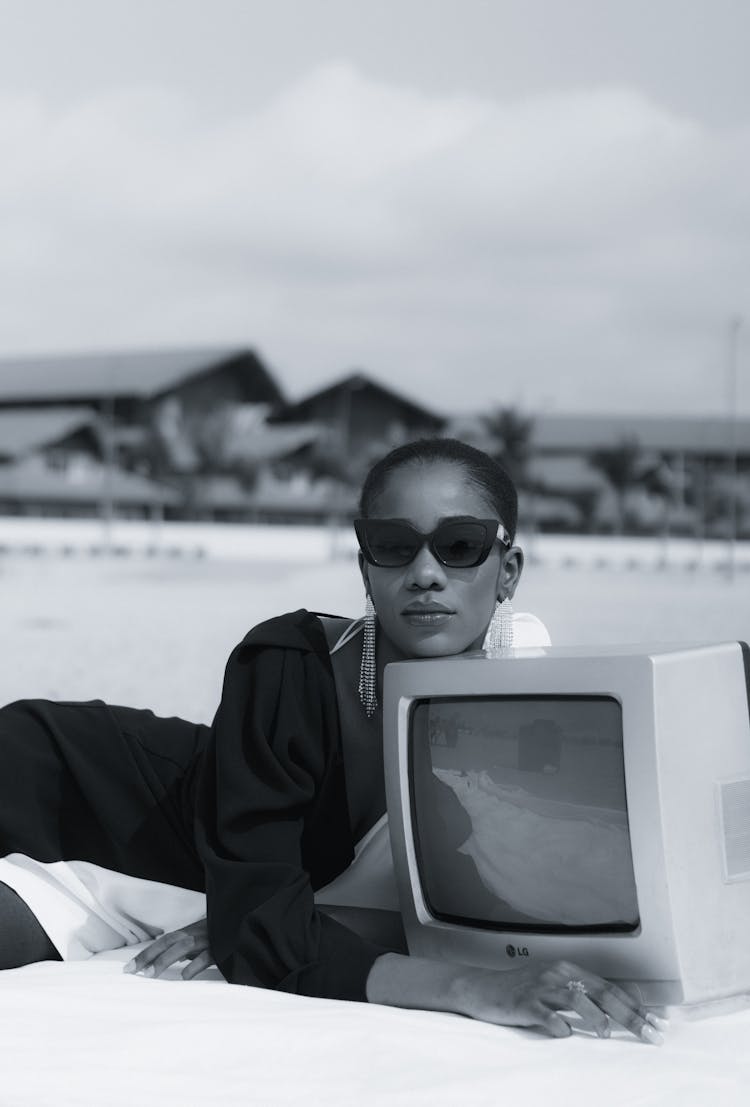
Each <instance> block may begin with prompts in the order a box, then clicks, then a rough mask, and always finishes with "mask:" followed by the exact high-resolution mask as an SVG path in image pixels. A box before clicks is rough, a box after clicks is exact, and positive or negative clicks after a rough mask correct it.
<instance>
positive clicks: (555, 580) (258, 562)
mask: <svg viewBox="0 0 750 1107" xmlns="http://www.w3.org/2000/svg"><path fill="white" fill-rule="evenodd" d="M274 552H276V551H274ZM297 552H298V551H297ZM362 602H363V601H362V588H361V582H360V579H359V575H358V570H357V565H356V561H355V560H354V558H353V557H351V556H340V557H339V558H338V559H336V560H330V558H328V557H326V556H320V554H318V555H317V557H315V556H313V557H311V558H310V559H309V560H308V562H307V563H304V562H301V561H300V559H299V557H298V556H296V557H295V560H293V561H289V560H285V559H284V558H283V550H281V551H278V552H277V556H276V558H275V559H274V558H273V555H272V552H271V550H269V551H268V552H267V555H266V556H265V557H264V558H257V557H256V558H255V559H252V560H247V559H246V560H242V561H239V560H236V559H235V560H230V559H226V558H217V557H210V556H209V557H203V558H195V557H182V558H159V557H152V558H146V557H133V556H131V557H127V558H125V557H119V558H118V557H98V558H97V557H91V556H83V555H82V556H79V557H70V556H69V557H67V558H63V557H60V556H53V555H41V556H39V555H37V556H35V557H23V556H20V555H6V556H4V557H3V558H0V611H1V612H2V617H1V619H0V661H1V662H2V664H0V702H9V701H10V700H13V699H17V698H20V697H26V696H44V697H50V698H56V699H93V698H101V699H105V700H108V701H109V702H114V703H125V704H131V705H133V706H138V707H151V708H153V710H155V711H156V712H157V713H159V714H167V715H169V714H178V715H182V716H184V717H186V718H190V719H194V720H196V721H210V719H211V718H212V716H213V712H214V709H215V706H216V703H217V701H218V698H219V695H220V691H221V680H222V673H223V668H224V663H225V660H226V657H227V655H228V654H229V652H230V650H231V648H232V647H233V646H234V644H235V643H236V642H237V641H239V640H240V639H241V638H242V636H243V635H244V633H245V632H246V630H247V629H249V627H250V626H252V625H253V624H254V623H256V622H258V621H260V620H262V619H264V618H267V617H269V616H271V615H274V614H277V613H279V612H282V611H289V610H292V609H294V608H297V607H303V606H304V607H309V608H311V609H313V610H318V611H331V612H337V613H341V614H351V615H357V614H359V613H360V611H361V608H362ZM515 607H516V610H526V611H533V612H534V613H535V614H537V615H538V616H539V617H540V618H542V619H543V620H544V621H545V623H546V624H547V626H548V627H549V630H550V633H551V635H552V640H553V643H555V644H558V645H567V644H578V643H607V642H626V641H627V642H636V641H648V640H651V641H662V642H664V641H669V642H686V641H710V640H721V639H737V638H742V639H745V640H747V639H750V574H748V573H747V572H741V573H738V574H737V575H736V577H735V579H734V581H733V582H730V581H728V580H727V578H726V576H725V575H723V574H721V573H719V572H717V571H716V570H714V569H707V568H706V569H698V570H693V571H690V570H687V569H684V568H672V569H662V570H659V569H656V568H653V567H651V568H646V569H644V568H643V567H635V565H632V566H631V568H629V569H627V568H621V569H615V568H611V567H610V568H602V567H598V568H597V567H594V566H593V565H586V564H578V563H577V564H574V565H569V564H549V563H545V562H544V561H542V562H541V563H536V564H534V563H532V564H530V565H528V566H527V569H526V572H525V574H524V579H523V581H522V583H521V586H520V588H519V591H518V593H517V596H516V603H515Z"/></svg>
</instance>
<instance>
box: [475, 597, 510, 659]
mask: <svg viewBox="0 0 750 1107" xmlns="http://www.w3.org/2000/svg"><path fill="white" fill-rule="evenodd" d="M512 645H513V604H512V603H511V602H510V598H509V597H508V596H506V597H505V599H504V600H503V602H502V603H501V602H500V601H499V600H498V601H497V603H496V604H495V610H494V611H493V612H492V618H491V619H490V625H489V626H488V627H487V633H486V634H485V636H484V643H483V645H482V649H485V650H489V651H492V650H505V649H508V648H509V647H511V646H512Z"/></svg>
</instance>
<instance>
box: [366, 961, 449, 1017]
mask: <svg viewBox="0 0 750 1107" xmlns="http://www.w3.org/2000/svg"><path fill="white" fill-rule="evenodd" d="M460 975H461V969H460V966H458V965H451V964H449V963H444V962H441V961H431V960H428V959H427V958H425V957H408V956H406V955H404V954H401V953H384V954H383V955H382V957H378V959H377V960H376V961H375V962H374V963H373V966H372V968H371V969H370V973H369V975H368V977H367V999H368V1002H370V1003H383V1004H386V1005H387V1006H389V1007H417V1008H419V1009H420V1010H423V1011H458V1010H459V1007H458V1006H457V1004H458V994H457V993H458V988H457V983H458V979H459V977H460Z"/></svg>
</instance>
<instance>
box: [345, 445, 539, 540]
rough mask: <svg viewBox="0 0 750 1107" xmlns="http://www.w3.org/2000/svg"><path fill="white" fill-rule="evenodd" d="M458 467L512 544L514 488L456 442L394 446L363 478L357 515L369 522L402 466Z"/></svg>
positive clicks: (485, 459) (479, 454)
mask: <svg viewBox="0 0 750 1107" xmlns="http://www.w3.org/2000/svg"><path fill="white" fill-rule="evenodd" d="M445 462H447V463H449V464H451V465H460V466H461V468H462V469H463V470H464V473H465V474H466V476H467V477H468V479H469V480H470V481H472V483H473V484H474V485H475V486H476V488H477V490H478V491H479V492H480V493H481V494H482V495H483V496H484V497H485V499H486V500H487V502H488V503H489V504H491V505H492V506H493V507H494V508H495V510H496V511H497V514H498V517H499V519H500V521H501V522H502V523H503V524H504V526H505V529H506V530H507V531H508V534H509V536H510V540H511V542H512V541H513V540H514V538H515V535H516V526H517V523H518V493H517V491H516V486H515V484H514V483H513V481H512V480H511V478H510V477H509V475H508V474H507V473H506V471H505V469H503V467H502V465H500V463H499V462H497V461H495V459H494V458H491V457H490V456H489V454H486V453H484V452H483V451H482V450H478V449H476V447H475V446H470V445H469V444H468V443H467V442H461V441H460V440H459V439H458V438H418V439H416V440H415V441H414V442H407V443H405V445H403V446H397V447H396V449H395V450H391V452H390V453H388V454H386V455H385V457H381V458H380V460H379V461H376V462H375V464H374V465H373V467H372V469H370V472H369V473H368V474H367V476H366V477H365V481H364V484H363V485H362V492H361V493H360V497H359V513H360V515H361V516H362V517H363V518H365V519H366V518H368V516H369V515H370V512H371V511H372V510H373V507H374V504H375V501H376V500H377V499H378V497H379V496H381V495H382V494H383V492H384V491H385V486H386V483H387V481H388V479H389V477H390V476H391V475H392V474H394V473H395V472H396V471H397V470H398V469H401V468H403V467H405V466H417V465H432V464H436V463H437V464H440V463H445Z"/></svg>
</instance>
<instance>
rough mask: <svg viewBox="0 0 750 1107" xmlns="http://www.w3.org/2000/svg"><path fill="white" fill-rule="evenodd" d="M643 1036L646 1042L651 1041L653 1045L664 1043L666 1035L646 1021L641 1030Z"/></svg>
mask: <svg viewBox="0 0 750 1107" xmlns="http://www.w3.org/2000/svg"><path fill="white" fill-rule="evenodd" d="M641 1037H642V1038H643V1040H644V1042H650V1043H651V1045H656V1046H660V1045H664V1036H663V1035H662V1034H660V1033H659V1031H658V1030H655V1029H654V1027H653V1026H652V1025H651V1024H650V1023H646V1025H645V1026H644V1027H643V1029H642V1030H641Z"/></svg>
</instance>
